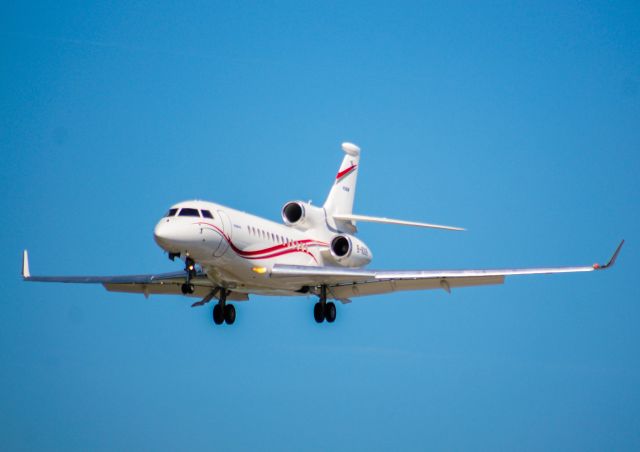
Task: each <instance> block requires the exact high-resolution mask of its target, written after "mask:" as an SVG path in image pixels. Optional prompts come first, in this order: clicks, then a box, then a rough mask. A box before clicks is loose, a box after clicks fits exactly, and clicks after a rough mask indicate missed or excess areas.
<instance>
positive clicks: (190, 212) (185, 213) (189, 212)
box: [178, 207, 200, 217]
mask: <svg viewBox="0 0 640 452" xmlns="http://www.w3.org/2000/svg"><path fill="white" fill-rule="evenodd" d="M178 216H179V217H199V216H200V212H198V209H192V208H190V207H183V208H182V209H180V213H179V214H178Z"/></svg>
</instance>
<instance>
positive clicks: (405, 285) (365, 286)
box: [270, 240, 624, 302]
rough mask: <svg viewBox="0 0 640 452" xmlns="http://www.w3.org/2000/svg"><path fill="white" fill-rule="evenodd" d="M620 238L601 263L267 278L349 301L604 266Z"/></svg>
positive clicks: (276, 273)
mask: <svg viewBox="0 0 640 452" xmlns="http://www.w3.org/2000/svg"><path fill="white" fill-rule="evenodd" d="M623 244H624V240H623V241H622V242H620V245H618V248H616V251H615V252H614V253H613V256H612V257H611V259H610V260H609V262H608V263H607V264H605V265H599V264H594V265H589V266H576V267H539V268H505V269H480V270H421V271H375V270H360V269H349V268H339V267H311V266H301V265H275V266H274V267H273V269H272V270H271V273H270V276H271V278H285V279H286V280H287V281H297V282H299V283H300V284H301V285H306V286H310V287H317V286H321V285H326V286H327V289H328V291H329V294H330V295H331V297H332V298H335V299H337V300H341V301H346V302H348V301H349V298H352V297H360V296H364V295H375V294H383V293H389V292H395V291H404V290H425V289H444V290H446V291H447V292H450V291H451V289H453V288H458V287H469V286H481V285H490V284H502V283H503V282H504V279H505V277H506V276H516V275H539V274H554V273H576V272H591V271H595V270H604V269H605V268H608V267H611V266H612V265H613V264H614V263H615V261H616V259H617V257H618V254H619V253H620V249H621V248H622V245H623Z"/></svg>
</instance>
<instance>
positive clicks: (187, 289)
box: [180, 256, 196, 295]
mask: <svg viewBox="0 0 640 452" xmlns="http://www.w3.org/2000/svg"><path fill="white" fill-rule="evenodd" d="M184 271H185V272H187V281H186V282H185V283H184V284H183V285H182V286H181V287H180V289H181V290H182V294H183V295H188V294H192V293H193V291H194V290H195V287H194V286H193V284H191V279H192V278H195V276H196V263H195V261H194V260H193V259H191V258H190V257H189V256H187V258H186V259H185V261H184Z"/></svg>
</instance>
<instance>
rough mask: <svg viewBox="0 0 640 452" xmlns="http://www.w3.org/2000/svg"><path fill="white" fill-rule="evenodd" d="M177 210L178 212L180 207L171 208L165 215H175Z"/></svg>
mask: <svg viewBox="0 0 640 452" xmlns="http://www.w3.org/2000/svg"><path fill="white" fill-rule="evenodd" d="M177 212H178V209H169V211H168V212H167V214H166V215H165V217H174V216H175V215H176V213H177Z"/></svg>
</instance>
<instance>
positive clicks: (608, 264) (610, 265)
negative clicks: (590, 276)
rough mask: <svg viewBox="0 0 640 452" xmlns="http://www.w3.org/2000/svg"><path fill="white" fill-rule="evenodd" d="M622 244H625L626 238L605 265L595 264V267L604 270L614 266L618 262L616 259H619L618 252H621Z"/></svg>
mask: <svg viewBox="0 0 640 452" xmlns="http://www.w3.org/2000/svg"><path fill="white" fill-rule="evenodd" d="M622 245H624V239H622V241H621V242H620V244H619V245H618V247H617V248H616V250H615V251H614V252H613V255H612V256H611V259H609V262H607V263H606V264H605V265H598V264H595V265H594V266H593V268H594V269H595V270H604V269H605V268H609V267H613V265H614V264H615V263H616V260H617V259H618V254H620V250H621V249H622Z"/></svg>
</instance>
